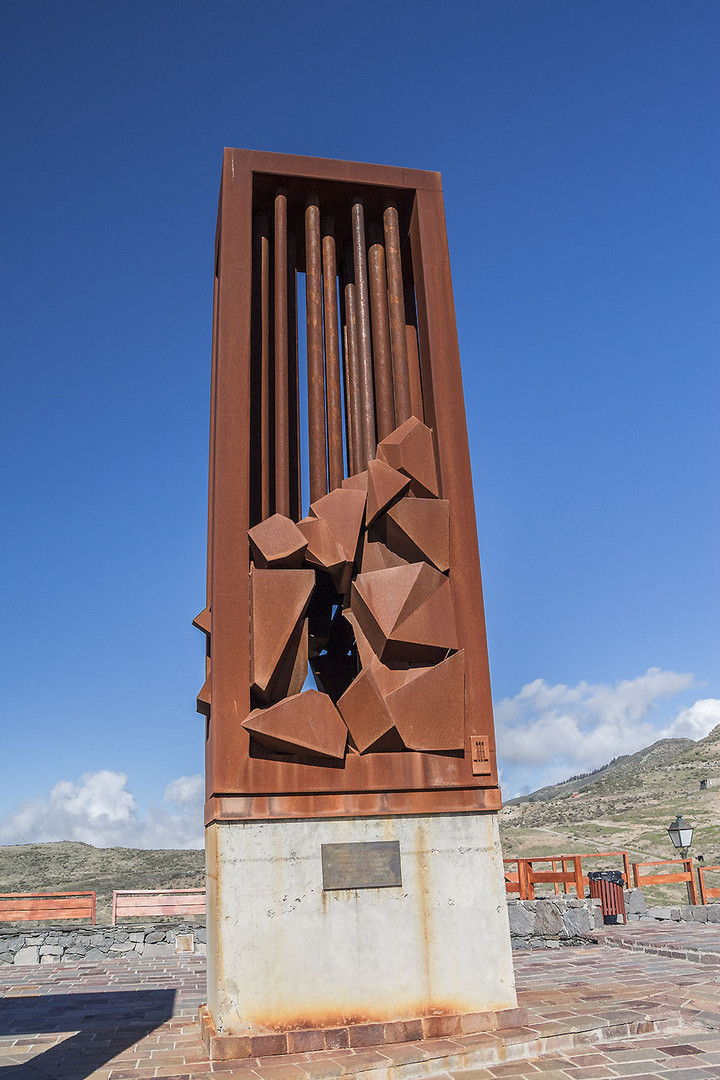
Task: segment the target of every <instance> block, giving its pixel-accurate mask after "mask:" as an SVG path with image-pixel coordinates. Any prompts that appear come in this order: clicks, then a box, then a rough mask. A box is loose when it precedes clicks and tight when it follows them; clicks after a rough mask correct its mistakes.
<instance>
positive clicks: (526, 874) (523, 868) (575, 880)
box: [503, 851, 630, 900]
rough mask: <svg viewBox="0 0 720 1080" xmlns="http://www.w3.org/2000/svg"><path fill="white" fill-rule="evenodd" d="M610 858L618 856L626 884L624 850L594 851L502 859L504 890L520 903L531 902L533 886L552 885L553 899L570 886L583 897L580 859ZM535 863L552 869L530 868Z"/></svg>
mask: <svg viewBox="0 0 720 1080" xmlns="http://www.w3.org/2000/svg"><path fill="white" fill-rule="evenodd" d="M614 855H620V856H621V857H622V862H623V874H624V877H625V881H626V883H627V884H628V885H629V884H630V859H629V857H628V853H627V851H597V852H592V853H591V854H588V855H538V856H535V857H531V858H528V859H503V863H504V864H505V891H506V892H507V893H517V894H518V897H519V899H520V900H534V899H535V884H536V883H537V884H550V885H554V887H555V895H556V896H557V895H559V894H560V891H561V887H562V892H563V895H567V893H568V886H570V887H571V888H573V889H574V890H575V893H576V895H577V896H579V897H583V896H584V895H585V889H586V888H587V886H588V884H589V879H588V876H587V874H585V873H583V869H582V860H583V859H586V860H587V859H608V858H611V857H612V856H614ZM537 863H550V865H551V867H552V870H547V871H543V870H535V869H533V867H534V866H535V865H536V864H537ZM510 865H515V866H516V869H515V870H511V869H510V868H509V866H510Z"/></svg>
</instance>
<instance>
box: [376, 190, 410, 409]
mask: <svg viewBox="0 0 720 1080" xmlns="http://www.w3.org/2000/svg"><path fill="white" fill-rule="evenodd" d="M383 226H384V229H385V259H386V262H387V280H388V308H389V314H390V348H391V352H392V372H393V389H394V392H395V423H396V425H397V426H398V427H399V426H400V424H404V423H405V421H406V420H409V419H410V416H411V415H412V405H411V399H410V376H409V373H408V352H407V338H406V333H405V293H404V289H403V272H402V258H401V255H400V224H399V220H398V212H397V207H396V206H395V205H394V203H388V205H387V207H386V209H385V213H384V214H383Z"/></svg>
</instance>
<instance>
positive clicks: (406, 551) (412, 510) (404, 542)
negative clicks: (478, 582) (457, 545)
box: [383, 499, 450, 571]
mask: <svg viewBox="0 0 720 1080" xmlns="http://www.w3.org/2000/svg"><path fill="white" fill-rule="evenodd" d="M383 524H384V527H385V538H386V541H387V544H388V547H390V548H392V550H393V551H394V552H395V553H396V554H397V555H401V556H402V557H403V558H404V559H407V561H408V562H417V561H418V560H419V559H427V561H428V562H431V563H432V564H433V566H436V567H437V569H438V570H442V571H446V570H449V569H450V503H449V502H448V501H447V500H446V499H401V500H400V502H398V503H396V504H395V505H394V506H391V507H390V509H389V510H388V512H387V514H386V515H385V518H384V520H383Z"/></svg>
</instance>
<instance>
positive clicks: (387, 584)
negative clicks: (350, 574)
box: [350, 563, 458, 664]
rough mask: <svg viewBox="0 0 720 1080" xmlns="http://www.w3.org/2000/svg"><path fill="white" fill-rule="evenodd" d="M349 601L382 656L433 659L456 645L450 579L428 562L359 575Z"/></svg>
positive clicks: (356, 616)
mask: <svg viewBox="0 0 720 1080" xmlns="http://www.w3.org/2000/svg"><path fill="white" fill-rule="evenodd" d="M350 605H351V610H352V612H353V614H354V615H355V618H356V619H357V621H358V623H359V625H360V628H361V629H362V631H363V634H364V635H365V637H366V638H367V640H368V642H369V643H370V645H371V646H372V649H373V650H374V652H375V655H376V656H377V657H378V658H379V659H380V660H383V661H387V660H403V661H406V662H408V663H417V664H420V663H434V662H436V661H439V660H442V659H443V657H444V656H445V655H446V654H447V652H448V650H449V649H456V648H457V647H458V642H457V634H456V631H455V620H454V616H453V608H452V594H451V592H450V583H449V581H448V579H447V578H446V577H445V576H444V575H443V574H441V573H440V572H439V571H438V570H436V569H435V568H434V567H432V566H430V565H429V564H428V563H409V564H408V565H407V566H393V567H390V568H389V569H387V570H375V571H371V572H369V573H366V574H359V575H358V576H357V577H356V578H355V580H354V582H353V585H352V593H351V599H350Z"/></svg>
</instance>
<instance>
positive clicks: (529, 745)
mask: <svg viewBox="0 0 720 1080" xmlns="http://www.w3.org/2000/svg"><path fill="white" fill-rule="evenodd" d="M692 684H693V676H692V675H690V674H687V673H680V672H676V671H662V670H661V669H660V668H650V669H649V670H648V671H646V672H645V674H644V675H640V676H638V677H637V678H635V679H625V680H622V681H621V682H618V683H616V684H615V685H614V686H611V685H609V684H605V683H586V682H580V683H578V684H577V686H565V685H564V684H562V683H558V684H556V685H554V686H551V685H549V684H548V683H546V682H545V681H544V680H543V679H536V680H535V681H534V682H531V683H528V684H527V685H526V686H523V687H522V689H521V690H520V692H519V693H518V694H516V695H515V697H512V698H505V699H503V700H502V701H500V702H498V703H497V704H496V706H495V721H496V725H497V740H498V752H499V755H500V758H501V761H502V763H503V766H504V768H505V771H506V775H507V779H508V782H509V783H510V786H511V788H512V793H513V794H514V793H515V791H516V790H517V789H518V788H520V790H523V791H532V790H533V789H535V788H538V787H541V786H542V785H544V784H548V783H553V782H555V781H558V780H564V779H566V778H567V777H569V776H571V775H573V774H575V773H584V772H590V771H591V770H592V769H596V768H599V767H600V766H601V765H604V764H606V763H607V762H608V761H611V760H612V758H614V757H618V756H619V755H620V754H632V753H634V752H635V751H636V750H640V749H641V748H642V747H643V746H647V745H649V744H650V743H653V742H655V741H656V740H657V739H662V738H679V737H686V738H692V739H700V738H703V736H705V735H707V733H708V732H709V731H710V730H711V729H712V728H713V727H715V725H716V724H718V723H720V701H718V700H717V699H715V698H708V699H705V700H701V701H696V702H695V704H694V705H691V706H689V707H685V708H683V709H682V710H680V712H678V714H677V715H676V717H675V718H674V719H673V720H672V721H671V722H669V723H668V722H665V719H666V718H665V716H664V715H663V714H662V712H661V710H660V709H659V705H660V703H661V701H662V700H663V699H669V698H672V697H674V696H675V695H677V694H679V693H681V692H682V691H686V690H688V689H689V688H690V687H691V686H692Z"/></svg>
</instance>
